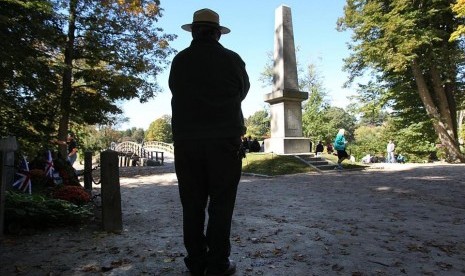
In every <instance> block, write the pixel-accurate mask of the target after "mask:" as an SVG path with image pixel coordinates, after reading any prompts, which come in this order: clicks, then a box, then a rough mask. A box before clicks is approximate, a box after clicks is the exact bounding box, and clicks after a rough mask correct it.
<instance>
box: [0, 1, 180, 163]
mask: <svg viewBox="0 0 465 276" xmlns="http://www.w3.org/2000/svg"><path fill="white" fill-rule="evenodd" d="M159 5H160V1H155V0H154V1H130V2H128V1H100V0H66V1H61V0H60V1H58V0H27V1H26V0H15V1H0V9H1V11H2V16H1V19H0V60H1V61H2V65H1V66H0V116H2V117H3V118H9V119H8V120H1V121H0V136H7V135H11V134H12V135H15V136H16V137H17V139H18V141H19V143H20V145H21V149H22V150H23V151H24V152H34V151H35V150H37V149H40V148H42V147H46V146H50V145H49V144H48V141H50V139H51V138H52V136H55V135H56V131H57V129H58V130H59V131H58V138H59V139H60V140H65V138H66V134H67V131H68V129H69V128H70V127H73V126H75V125H96V124H100V125H111V124H114V123H115V122H117V120H118V119H119V118H120V117H119V116H120V114H122V109H121V106H120V102H121V101H122V100H129V99H133V98H138V99H139V100H140V101H141V102H145V101H147V100H148V99H150V98H152V97H154V96H155V95H156V93H158V92H159V91H161V88H160V87H159V85H158V83H157V81H158V79H157V77H158V76H159V74H160V72H162V71H163V70H164V69H166V67H167V65H168V63H169V62H168V57H169V56H170V55H171V54H173V53H175V52H176V51H175V50H174V49H173V48H171V47H170V45H169V43H170V42H171V41H173V40H174V39H175V38H176V35H171V34H164V33H163V30H162V29H161V28H159V27H157V25H158V20H159V18H160V17H161V16H162V9H161V8H160V6H159ZM84 111H85V112H84ZM140 137H141V134H140V133H139V134H138V135H137V138H138V139H140ZM83 139H86V140H87V137H84V138H83ZM81 141H82V140H81ZM84 144H88V145H89V148H91V149H96V148H101V147H102V145H98V144H99V143H96V142H95V141H89V143H87V141H86V143H84ZM61 148H63V147H61ZM62 150H63V149H62ZM32 154H33V155H34V153H32Z"/></svg>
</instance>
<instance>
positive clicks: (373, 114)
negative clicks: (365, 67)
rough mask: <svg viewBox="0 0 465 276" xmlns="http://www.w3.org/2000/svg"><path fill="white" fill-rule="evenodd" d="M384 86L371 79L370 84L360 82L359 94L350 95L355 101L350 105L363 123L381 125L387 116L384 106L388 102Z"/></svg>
mask: <svg viewBox="0 0 465 276" xmlns="http://www.w3.org/2000/svg"><path fill="white" fill-rule="evenodd" d="M384 89H385V88H384V87H382V86H380V85H379V83H374V82H372V81H369V82H368V84H366V85H363V84H358V89H357V95H356V96H351V97H349V99H350V100H352V101H353V103H352V105H351V106H350V110H351V112H352V113H354V114H357V115H359V116H360V119H359V121H360V124H362V125H377V126H379V125H381V124H382V123H383V121H384V119H385V118H386V116H387V113H386V112H385V111H384V106H385V105H386V104H387V102H388V101H387V98H386V93H384Z"/></svg>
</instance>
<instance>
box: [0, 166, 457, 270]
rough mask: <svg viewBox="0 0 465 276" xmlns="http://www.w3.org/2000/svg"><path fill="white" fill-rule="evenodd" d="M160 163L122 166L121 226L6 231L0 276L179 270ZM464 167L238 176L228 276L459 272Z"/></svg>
mask: <svg viewBox="0 0 465 276" xmlns="http://www.w3.org/2000/svg"><path fill="white" fill-rule="evenodd" d="M167 168H168V167H165V168H139V171H137V170H136V171H135V169H134V168H133V169H132V170H131V169H122V170H121V173H122V175H123V176H129V175H131V177H122V178H121V193H122V208H123V224H124V231H123V232H122V233H121V234H109V233H105V232H102V231H100V229H99V227H98V225H89V226H86V227H82V228H76V229H54V230H51V231H47V232H41V233H36V234H34V235H28V236H6V237H5V239H4V240H3V241H1V247H0V275H5V276H6V275H183V274H186V273H185V267H184V264H183V257H184V247H183V244H182V234H181V219H182V218H181V216H182V214H181V208H180V202H179V198H178V190H177V180H176V176H175V174H174V173H173V172H172V166H171V169H167ZM124 170H128V171H127V172H123V171H124ZM170 170H171V171H170ZM464 171H465V165H446V164H439V165H437V164H436V165H433V164H421V165H418V164H416V165H412V164H403V165H402V164H375V165H373V166H372V167H371V168H370V169H367V170H364V171H349V170H345V171H342V172H337V171H330V172H323V173H311V174H299V175H291V176H280V177H271V178H262V177H251V176H243V177H242V180H241V184H240V186H239V191H238V197H237V204H236V210H235V215H234V219H233V226H232V246H233V247H232V255H231V258H232V259H234V260H235V261H236V262H237V266H238V273H236V275H354V276H357V275H465V179H464ZM147 174H150V175H147ZM95 191H96V192H97V193H98V192H99V187H98V186H95Z"/></svg>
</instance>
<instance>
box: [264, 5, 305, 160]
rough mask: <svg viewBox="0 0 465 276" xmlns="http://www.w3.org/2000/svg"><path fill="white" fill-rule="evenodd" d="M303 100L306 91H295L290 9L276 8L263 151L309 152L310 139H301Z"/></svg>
mask: <svg viewBox="0 0 465 276" xmlns="http://www.w3.org/2000/svg"><path fill="white" fill-rule="evenodd" d="M307 98H308V93H307V92H301V91H299V83H298V78H297V62H296V55H295V46H294V30H293V27H292V15H291V9H290V8H289V7H287V6H280V7H278V8H277V9H276V12H275V35H274V69H273V90H272V92H271V93H268V94H266V95H265V102H267V103H269V104H270V111H271V138H269V139H266V140H265V151H266V152H275V153H280V154H286V153H306V152H307V153H308V152H310V140H309V139H307V138H304V137H302V101H304V100H306V99H307Z"/></svg>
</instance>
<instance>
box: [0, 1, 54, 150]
mask: <svg viewBox="0 0 465 276" xmlns="http://www.w3.org/2000/svg"><path fill="white" fill-rule="evenodd" d="M0 10H1V19H0V60H1V66H0V117H1V118H3V119H2V120H0V137H4V136H7V135H15V136H16V137H17V140H18V142H19V143H20V144H21V149H22V150H26V151H27V150H32V149H34V148H37V144H45V143H46V142H47V141H48V140H49V135H48V134H49V133H50V132H52V131H53V129H54V126H55V125H54V124H55V123H56V122H57V117H56V114H55V112H56V106H58V105H59V100H58V97H57V96H56V95H54V94H53V92H54V91H57V89H58V86H59V79H58V75H57V66H56V64H54V63H53V59H54V56H55V55H56V50H57V49H58V45H59V43H60V41H61V39H62V37H61V36H60V25H59V22H58V20H57V18H56V17H55V16H54V14H53V6H52V4H51V3H50V2H49V1H46V0H28V1H21V0H18V1H0Z"/></svg>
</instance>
